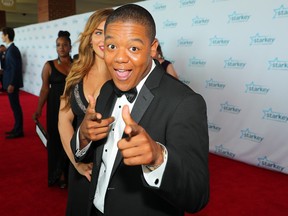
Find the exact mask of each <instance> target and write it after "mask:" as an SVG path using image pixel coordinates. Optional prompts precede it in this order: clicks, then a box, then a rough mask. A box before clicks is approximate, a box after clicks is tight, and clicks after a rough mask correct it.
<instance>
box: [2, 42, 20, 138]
mask: <svg viewBox="0 0 288 216" xmlns="http://www.w3.org/2000/svg"><path fill="white" fill-rule="evenodd" d="M9 85H12V86H14V92H13V93H8V97H9V101H10V106H11V108H12V111H13V114H14V119H15V124H14V127H13V131H14V133H16V134H17V133H21V132H23V113H22V108H21V105H20V101H19V89H20V88H22V87H23V76H22V58H21V54H20V51H19V49H18V48H17V47H16V46H15V45H14V43H12V44H11V45H10V46H9V47H8V48H7V50H6V54H5V64H4V73H3V87H4V89H6V90H7V89H8V86H9Z"/></svg>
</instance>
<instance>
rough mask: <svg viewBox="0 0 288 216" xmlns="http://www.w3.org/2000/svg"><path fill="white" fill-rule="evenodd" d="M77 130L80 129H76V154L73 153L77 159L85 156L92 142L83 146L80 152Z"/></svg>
mask: <svg viewBox="0 0 288 216" xmlns="http://www.w3.org/2000/svg"><path fill="white" fill-rule="evenodd" d="M79 130H80V129H79V128H78V130H77V136H76V153H75V155H76V157H77V158H80V157H82V156H83V155H85V154H86V152H87V151H88V149H89V148H90V145H91V143H92V141H91V142H90V143H89V144H88V145H87V146H85V147H84V148H83V149H81V150H80V141H79Z"/></svg>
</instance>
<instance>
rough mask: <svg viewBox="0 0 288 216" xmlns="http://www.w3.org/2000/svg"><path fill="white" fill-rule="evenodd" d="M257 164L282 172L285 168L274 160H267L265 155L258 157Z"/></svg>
mask: <svg viewBox="0 0 288 216" xmlns="http://www.w3.org/2000/svg"><path fill="white" fill-rule="evenodd" d="M258 166H259V167H264V168H267V169H270V170H275V171H280V172H282V171H283V170H284V169H285V167H283V166H281V165H279V164H277V163H275V162H274V161H271V160H269V159H268V157H267V156H263V157H259V158H258Z"/></svg>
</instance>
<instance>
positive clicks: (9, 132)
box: [5, 129, 14, 134]
mask: <svg viewBox="0 0 288 216" xmlns="http://www.w3.org/2000/svg"><path fill="white" fill-rule="evenodd" d="M13 133H14V130H13V129H12V130H11V131H6V132H5V134H13Z"/></svg>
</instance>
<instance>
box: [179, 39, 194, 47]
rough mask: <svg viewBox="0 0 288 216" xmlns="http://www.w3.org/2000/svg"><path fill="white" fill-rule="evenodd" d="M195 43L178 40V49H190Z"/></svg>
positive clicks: (187, 40)
mask: <svg viewBox="0 0 288 216" xmlns="http://www.w3.org/2000/svg"><path fill="white" fill-rule="evenodd" d="M192 44H193V41H192V40H190V39H187V38H183V37H181V38H180V39H178V40H177V46H178V47H190V46H192Z"/></svg>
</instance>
